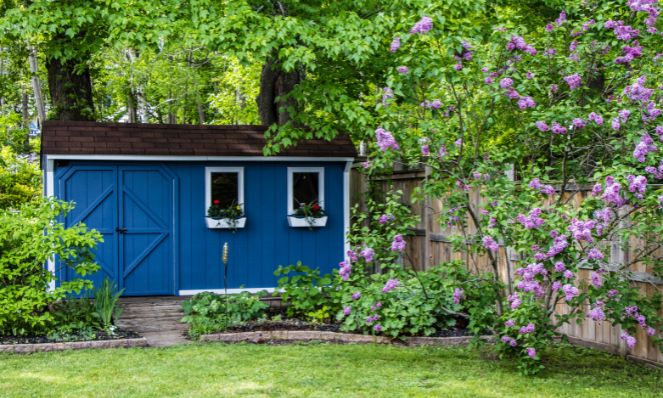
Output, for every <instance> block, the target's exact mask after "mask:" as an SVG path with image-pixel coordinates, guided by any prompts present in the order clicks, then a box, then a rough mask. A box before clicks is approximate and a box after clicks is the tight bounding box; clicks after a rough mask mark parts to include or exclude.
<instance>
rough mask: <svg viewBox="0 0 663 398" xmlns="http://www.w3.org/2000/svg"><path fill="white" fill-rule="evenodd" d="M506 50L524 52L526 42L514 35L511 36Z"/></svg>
mask: <svg viewBox="0 0 663 398" xmlns="http://www.w3.org/2000/svg"><path fill="white" fill-rule="evenodd" d="M506 49H507V50H509V51H514V50H521V51H525V50H527V42H526V41H525V39H523V38H522V37H520V36H515V35H514V36H511V40H509V43H507V45H506Z"/></svg>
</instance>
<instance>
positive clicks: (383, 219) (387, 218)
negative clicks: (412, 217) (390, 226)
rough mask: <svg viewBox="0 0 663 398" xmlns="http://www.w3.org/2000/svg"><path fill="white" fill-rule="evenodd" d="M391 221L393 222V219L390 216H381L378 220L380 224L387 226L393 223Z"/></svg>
mask: <svg viewBox="0 0 663 398" xmlns="http://www.w3.org/2000/svg"><path fill="white" fill-rule="evenodd" d="M391 220H392V217H391V216H390V215H387V214H383V215H381V216H380V218H379V219H378V222H379V223H380V224H386V223H388V222H389V221H391Z"/></svg>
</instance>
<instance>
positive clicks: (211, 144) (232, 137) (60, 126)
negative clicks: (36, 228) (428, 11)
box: [41, 121, 357, 157]
mask: <svg viewBox="0 0 663 398" xmlns="http://www.w3.org/2000/svg"><path fill="white" fill-rule="evenodd" d="M265 130H266V128H265V127H263V126H208V125H205V126H196V125H179V124H132V123H99V122H73V121H47V122H44V125H43V129H42V136H41V140H42V141H41V149H42V153H44V154H58V155H148V156H149V155H154V156H156V155H169V156H262V148H263V146H264V145H265V138H264V133H265ZM278 155H279V156H301V157H355V156H356V155H357V153H356V150H355V147H354V145H353V144H352V141H350V138H348V137H347V136H345V135H343V136H338V137H336V138H335V139H334V140H333V141H331V142H329V141H325V140H304V141H300V142H299V144H298V145H297V146H295V147H291V148H288V149H286V150H284V151H282V152H281V153H279V154H278Z"/></svg>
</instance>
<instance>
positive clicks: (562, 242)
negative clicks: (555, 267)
mask: <svg viewBox="0 0 663 398" xmlns="http://www.w3.org/2000/svg"><path fill="white" fill-rule="evenodd" d="M567 247H569V242H568V241H567V240H566V235H559V236H556V237H555V238H554V240H553V244H552V246H551V247H550V248H549V249H548V251H547V252H546V257H547V258H552V257H555V256H556V255H558V254H560V253H561V252H563V251H564V249H566V248H567ZM563 266H564V264H563V263H562V267H563Z"/></svg>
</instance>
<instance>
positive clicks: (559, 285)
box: [552, 281, 562, 292]
mask: <svg viewBox="0 0 663 398" xmlns="http://www.w3.org/2000/svg"><path fill="white" fill-rule="evenodd" d="M561 288H562V282H560V281H555V282H553V284H552V290H553V291H554V292H556V291H558V290H559V289H561Z"/></svg>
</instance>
